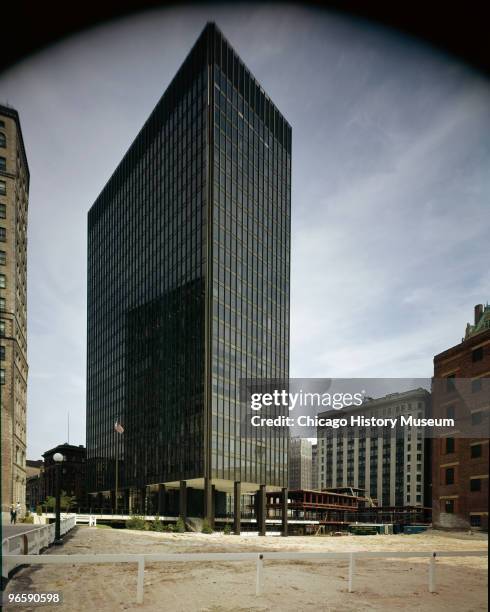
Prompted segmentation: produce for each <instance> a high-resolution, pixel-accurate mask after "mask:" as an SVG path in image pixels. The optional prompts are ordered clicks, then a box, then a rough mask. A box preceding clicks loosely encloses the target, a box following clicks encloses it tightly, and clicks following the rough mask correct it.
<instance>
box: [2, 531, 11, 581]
mask: <svg viewBox="0 0 490 612" xmlns="http://www.w3.org/2000/svg"><path fill="white" fill-rule="evenodd" d="M9 548H10V546H9V541H8V540H7V539H6V538H5V540H2V576H3V577H4V578H8V577H9V572H10V563H9V561H8V555H9V552H10V550H9Z"/></svg>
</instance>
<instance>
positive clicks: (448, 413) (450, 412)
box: [446, 406, 456, 419]
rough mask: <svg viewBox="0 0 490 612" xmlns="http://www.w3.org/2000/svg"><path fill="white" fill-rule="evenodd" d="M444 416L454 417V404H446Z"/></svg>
mask: <svg viewBox="0 0 490 612" xmlns="http://www.w3.org/2000/svg"><path fill="white" fill-rule="evenodd" d="M446 416H447V418H448V419H454V418H455V417H456V406H448V407H447V408H446Z"/></svg>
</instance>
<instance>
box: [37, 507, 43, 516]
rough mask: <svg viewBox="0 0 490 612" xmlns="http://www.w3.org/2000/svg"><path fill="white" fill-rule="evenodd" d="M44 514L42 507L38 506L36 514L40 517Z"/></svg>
mask: <svg viewBox="0 0 490 612" xmlns="http://www.w3.org/2000/svg"><path fill="white" fill-rule="evenodd" d="M42 513H43V509H42V507H41V506H36V514H37V515H38V516H41V514H42Z"/></svg>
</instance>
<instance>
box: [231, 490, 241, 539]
mask: <svg viewBox="0 0 490 612" xmlns="http://www.w3.org/2000/svg"><path fill="white" fill-rule="evenodd" d="M240 497H241V483H240V482H238V481H237V482H235V486H234V498H233V531H234V532H235V535H240V523H241V520H240V519H241V508H240Z"/></svg>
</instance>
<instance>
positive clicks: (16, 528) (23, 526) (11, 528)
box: [2, 523, 42, 538]
mask: <svg viewBox="0 0 490 612" xmlns="http://www.w3.org/2000/svg"><path fill="white" fill-rule="evenodd" d="M39 527H42V525H32V524H30V523H17V525H2V538H10V536H13V535H19V533H25V532H26V531H32V530H33V529H39Z"/></svg>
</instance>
